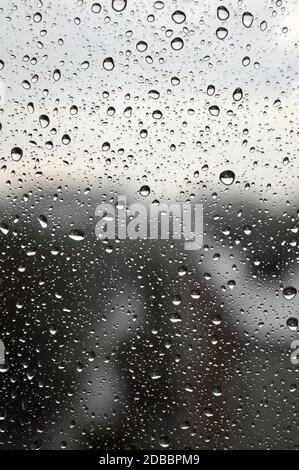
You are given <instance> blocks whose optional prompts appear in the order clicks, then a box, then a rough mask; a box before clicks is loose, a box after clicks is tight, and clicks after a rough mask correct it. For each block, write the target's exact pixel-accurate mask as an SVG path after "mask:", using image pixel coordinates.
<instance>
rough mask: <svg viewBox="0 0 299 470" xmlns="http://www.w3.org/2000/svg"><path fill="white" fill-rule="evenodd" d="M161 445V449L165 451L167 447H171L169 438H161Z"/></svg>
mask: <svg viewBox="0 0 299 470" xmlns="http://www.w3.org/2000/svg"><path fill="white" fill-rule="evenodd" d="M159 444H160V446H161V447H163V448H164V449H165V448H166V447H169V444H170V443H169V438H168V437H167V436H161V437H160V439H159Z"/></svg>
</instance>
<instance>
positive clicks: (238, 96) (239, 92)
mask: <svg viewBox="0 0 299 470" xmlns="http://www.w3.org/2000/svg"><path fill="white" fill-rule="evenodd" d="M233 98H234V100H235V101H240V100H241V99H242V98H243V90H242V88H236V89H235V91H234V92H233Z"/></svg>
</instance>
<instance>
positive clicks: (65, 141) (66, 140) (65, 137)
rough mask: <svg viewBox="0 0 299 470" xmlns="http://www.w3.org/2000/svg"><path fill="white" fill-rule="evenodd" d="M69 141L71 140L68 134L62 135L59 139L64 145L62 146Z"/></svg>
mask: <svg viewBox="0 0 299 470" xmlns="http://www.w3.org/2000/svg"><path fill="white" fill-rule="evenodd" d="M70 141H71V138H70V136H69V135H68V134H63V136H62V138H61V142H62V143H63V144H64V145H68V144H69V143H70Z"/></svg>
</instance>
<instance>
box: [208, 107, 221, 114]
mask: <svg viewBox="0 0 299 470" xmlns="http://www.w3.org/2000/svg"><path fill="white" fill-rule="evenodd" d="M209 113H210V114H211V116H219V113H220V109H219V107H218V106H216V105H213V106H210V107H209Z"/></svg>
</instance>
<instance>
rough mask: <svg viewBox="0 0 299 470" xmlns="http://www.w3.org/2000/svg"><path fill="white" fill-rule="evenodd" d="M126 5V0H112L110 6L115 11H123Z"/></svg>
mask: <svg viewBox="0 0 299 470" xmlns="http://www.w3.org/2000/svg"><path fill="white" fill-rule="evenodd" d="M126 6H127V0H112V8H113V10H115V11H123V10H124V9H125V8H126Z"/></svg>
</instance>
